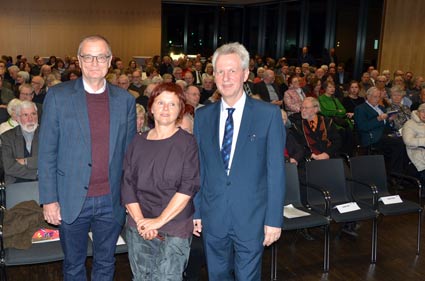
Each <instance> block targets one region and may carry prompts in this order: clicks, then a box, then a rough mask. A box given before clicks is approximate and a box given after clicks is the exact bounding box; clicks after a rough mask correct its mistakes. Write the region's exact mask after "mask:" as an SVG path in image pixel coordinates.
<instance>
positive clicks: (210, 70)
mask: <svg viewBox="0 0 425 281" xmlns="http://www.w3.org/2000/svg"><path fill="white" fill-rule="evenodd" d="M213 72H214V69H213V65H212V63H207V65H206V66H205V72H204V73H202V80H204V78H205V77H210V78H212V79H214V73H213Z"/></svg>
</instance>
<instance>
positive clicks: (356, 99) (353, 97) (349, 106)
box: [342, 80, 365, 120]
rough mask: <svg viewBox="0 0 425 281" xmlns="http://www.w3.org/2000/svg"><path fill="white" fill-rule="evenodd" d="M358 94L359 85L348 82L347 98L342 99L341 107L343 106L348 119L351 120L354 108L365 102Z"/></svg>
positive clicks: (354, 82) (355, 82)
mask: <svg viewBox="0 0 425 281" xmlns="http://www.w3.org/2000/svg"><path fill="white" fill-rule="evenodd" d="M359 93H360V84H359V82H357V81H355V80H353V81H351V82H350V86H349V88H348V96H346V97H344V98H343V99H342V105H343V106H344V108H345V110H346V112H347V116H348V118H350V119H352V120H353V116H354V108H355V107H356V106H358V105H359V104H362V103H364V102H365V99H364V98H362V97H360V96H359Z"/></svg>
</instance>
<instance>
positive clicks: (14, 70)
mask: <svg viewBox="0 0 425 281" xmlns="http://www.w3.org/2000/svg"><path fill="white" fill-rule="evenodd" d="M7 71H8V73H9V77H8V78H7V79H8V82H9V83H10V85H11V90H12V91H13V92H17V88H18V87H17V86H16V83H17V81H16V80H17V78H18V72H19V71H20V69H19V67H17V66H16V65H12V66H9V67H8V68H7Z"/></svg>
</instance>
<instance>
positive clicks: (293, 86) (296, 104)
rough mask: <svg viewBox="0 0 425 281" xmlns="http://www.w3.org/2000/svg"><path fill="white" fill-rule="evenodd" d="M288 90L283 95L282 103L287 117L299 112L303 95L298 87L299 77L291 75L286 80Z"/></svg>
mask: <svg viewBox="0 0 425 281" xmlns="http://www.w3.org/2000/svg"><path fill="white" fill-rule="evenodd" d="M288 83H289V89H288V90H287V91H286V92H285V94H284V95H283V101H284V103H285V109H286V112H287V113H288V115H289V116H290V115H291V114H294V113H298V112H300V108H301V105H302V102H303V100H304V99H305V94H304V92H303V89H302V88H301V86H300V80H299V77H297V76H296V75H291V76H290V77H289V80H288Z"/></svg>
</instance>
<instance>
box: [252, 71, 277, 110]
mask: <svg viewBox="0 0 425 281" xmlns="http://www.w3.org/2000/svg"><path fill="white" fill-rule="evenodd" d="M274 80H275V73H274V71H273V70H271V69H267V70H266V71H264V76H263V81H261V82H259V83H257V84H254V94H258V95H260V97H261V99H262V100H263V101H265V102H271V103H272V104H276V105H278V106H281V105H282V100H283V96H282V93H281V92H280V90H279V87H278V86H277V84H276V83H275V82H274Z"/></svg>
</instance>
